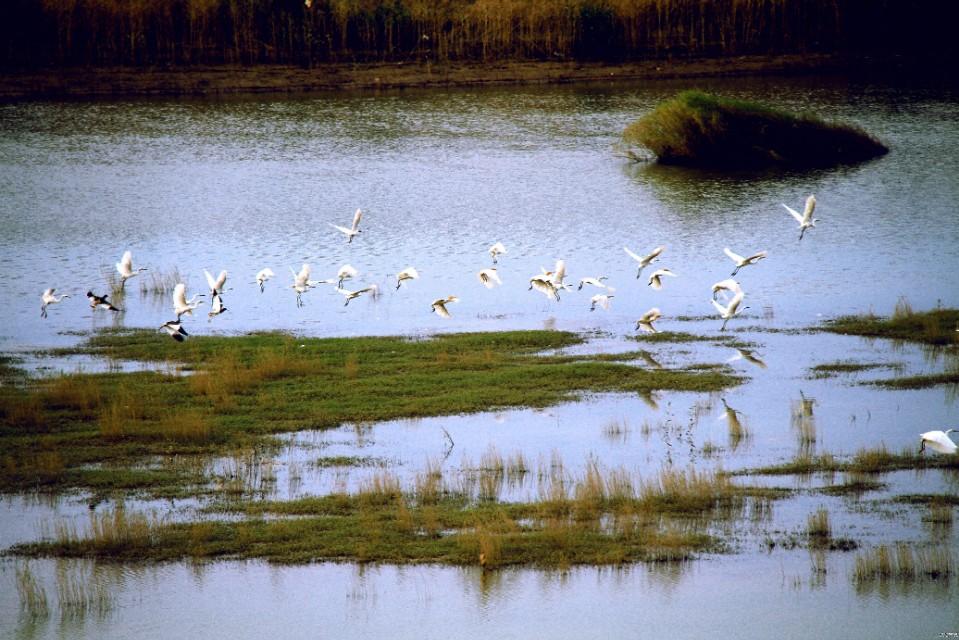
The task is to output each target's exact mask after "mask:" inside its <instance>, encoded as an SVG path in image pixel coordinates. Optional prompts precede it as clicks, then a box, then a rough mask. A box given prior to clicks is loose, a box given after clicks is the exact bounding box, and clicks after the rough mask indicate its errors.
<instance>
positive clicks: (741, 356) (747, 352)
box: [726, 347, 766, 369]
mask: <svg viewBox="0 0 959 640" xmlns="http://www.w3.org/2000/svg"><path fill="white" fill-rule="evenodd" d="M737 360H745V361H746V362H748V363H749V364H753V365H756V366H757V367H759V368H760V369H765V368H766V363H765V362H764V361H763V359H762V358H760V357H759V356H757V355H756V352H755V351H753V350H752V349H743V348H742V347H736V355H734V356H732V357H730V358H729V359H727V360H726V362H727V363H728V362H736V361H737Z"/></svg>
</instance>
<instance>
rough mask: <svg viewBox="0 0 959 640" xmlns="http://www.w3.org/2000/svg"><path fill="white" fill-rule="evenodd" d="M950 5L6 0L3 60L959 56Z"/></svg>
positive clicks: (698, 0)
mask: <svg viewBox="0 0 959 640" xmlns="http://www.w3.org/2000/svg"><path fill="white" fill-rule="evenodd" d="M951 9H952V0H926V1H922V0H919V1H914V2H908V1H907V0H313V2H312V3H311V4H310V5H309V6H308V5H307V4H304V2H303V0H3V1H2V2H0V46H2V50H0V66H3V67H5V68H14V67H36V66H46V65H190V64H221V63H233V64H257V63H288V64H302V65H309V64H312V63H320V62H353V61H399V60H411V61H412V60H417V61H422V60H424V59H429V60H436V61H447V60H475V61H485V60H504V59H511V60H519V59H553V60H557V59H577V60H604V61H621V60H633V59H640V58H650V57H666V56H681V55H682V56H699V55H706V56H711V55H739V54H767V53H768V54H776V53H795V52H839V53H843V52H852V53H879V52H882V53H907V54H924V53H946V52H954V51H955V48H956V45H955V44H954V39H953V38H951V37H949V34H947V33H946V29H951V20H950V18H951V15H952V13H951Z"/></svg>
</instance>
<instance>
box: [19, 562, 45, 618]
mask: <svg viewBox="0 0 959 640" xmlns="http://www.w3.org/2000/svg"><path fill="white" fill-rule="evenodd" d="M16 573H17V578H16V580H17V595H18V596H19V598H20V612H21V613H23V614H24V615H26V616H28V617H30V618H33V619H37V618H45V617H47V616H48V615H49V614H50V607H49V604H48V602H47V592H46V590H45V589H44V588H43V586H42V585H41V584H40V582H39V581H38V580H37V578H36V576H34V575H33V571H32V570H31V568H30V563H24V565H23V566H18V567H17V569H16Z"/></svg>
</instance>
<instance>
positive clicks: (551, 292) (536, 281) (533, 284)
mask: <svg viewBox="0 0 959 640" xmlns="http://www.w3.org/2000/svg"><path fill="white" fill-rule="evenodd" d="M533 289H536V290H537V291H539V292H540V293H542V294H543V295H545V296H546V297H547V298H549V299H550V300H559V292H558V290H557V288H556V285H554V284H553V281H552V280H551V279H550V277H549V275H547V274H545V273H537V274H536V275H535V276H533V277H532V278H530V279H529V291H532V290H533Z"/></svg>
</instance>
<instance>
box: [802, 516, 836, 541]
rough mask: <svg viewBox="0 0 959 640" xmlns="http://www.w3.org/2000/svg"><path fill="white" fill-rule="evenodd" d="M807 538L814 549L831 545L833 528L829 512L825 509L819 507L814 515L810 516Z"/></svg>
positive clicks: (807, 522)
mask: <svg viewBox="0 0 959 640" xmlns="http://www.w3.org/2000/svg"><path fill="white" fill-rule="evenodd" d="M806 536H807V537H808V538H809V545H810V546H813V547H825V546H828V545H829V540H830V539H831V538H832V526H831V525H830V524H829V511H828V510H827V509H826V508H825V507H819V509H817V510H816V511H815V512H814V513H811V514H809V517H808V518H807V519H806Z"/></svg>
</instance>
